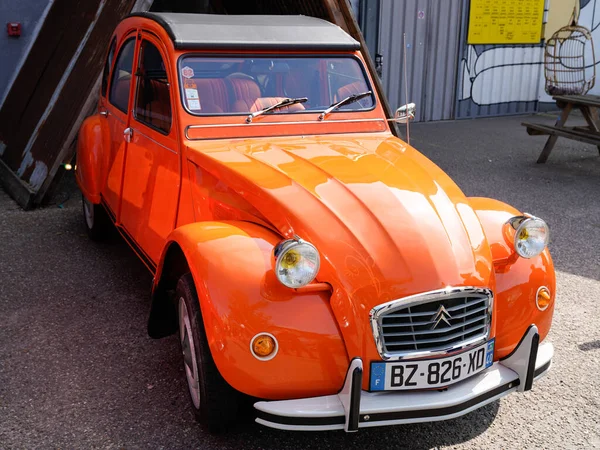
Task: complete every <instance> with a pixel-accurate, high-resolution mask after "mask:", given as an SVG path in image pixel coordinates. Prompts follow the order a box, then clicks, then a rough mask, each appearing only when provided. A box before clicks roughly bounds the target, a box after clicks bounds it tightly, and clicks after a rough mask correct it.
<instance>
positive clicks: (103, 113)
mask: <svg viewBox="0 0 600 450" xmlns="http://www.w3.org/2000/svg"><path fill="white" fill-rule="evenodd" d="M99 114H100V115H101V116H102V117H105V118H108V111H107V110H105V109H103V110H101V111H100V113H99Z"/></svg>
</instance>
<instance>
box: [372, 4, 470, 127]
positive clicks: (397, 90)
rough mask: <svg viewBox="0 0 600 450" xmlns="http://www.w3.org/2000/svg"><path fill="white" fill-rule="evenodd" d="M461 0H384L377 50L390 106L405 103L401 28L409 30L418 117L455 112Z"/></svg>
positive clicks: (411, 91) (411, 93)
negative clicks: (380, 58) (380, 57)
mask: <svg viewBox="0 0 600 450" xmlns="http://www.w3.org/2000/svg"><path fill="white" fill-rule="evenodd" d="M462 4H463V2H462V0H444V1H440V0H403V1H397V0H382V1H381V10H380V14H381V16H380V31H379V49H380V51H379V53H380V54H381V55H382V56H383V73H382V78H383V86H384V90H385V92H386V93H387V95H388V100H389V102H390V106H391V107H392V108H393V109H396V108H397V107H398V106H400V105H403V104H404V103H406V99H405V95H404V91H405V88H404V53H403V51H402V47H403V34H404V33H406V47H407V48H406V56H407V67H408V71H407V72H408V102H414V103H416V104H417V117H416V120H419V121H430V120H445V119H453V118H454V107H455V98H456V96H455V92H456V74H457V71H458V67H457V65H458V52H459V47H460V46H459V38H460V25H461V18H462Z"/></svg>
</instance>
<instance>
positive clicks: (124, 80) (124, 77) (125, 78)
mask: <svg viewBox="0 0 600 450" xmlns="http://www.w3.org/2000/svg"><path fill="white" fill-rule="evenodd" d="M134 51H135V38H131V39H129V40H128V41H126V42H125V44H123V47H121V51H120V52H119V56H118V57H117V62H116V64H115V68H114V69H113V74H112V79H111V81H110V95H109V97H108V100H109V101H110V103H112V104H113V105H115V106H116V107H117V108H119V109H120V110H121V111H123V112H124V113H127V103H128V102H129V89H130V85H131V68H132V67H133V53H134Z"/></svg>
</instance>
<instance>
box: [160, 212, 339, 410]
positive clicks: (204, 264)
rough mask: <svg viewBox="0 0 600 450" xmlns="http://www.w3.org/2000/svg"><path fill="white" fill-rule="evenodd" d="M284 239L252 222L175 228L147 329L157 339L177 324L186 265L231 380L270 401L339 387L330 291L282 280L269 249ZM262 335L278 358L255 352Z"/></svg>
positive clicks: (215, 352)
mask: <svg viewBox="0 0 600 450" xmlns="http://www.w3.org/2000/svg"><path fill="white" fill-rule="evenodd" d="M280 240H281V236H279V235H277V234H276V233H275V232H273V231H272V230H270V229H267V228H265V227H263V226H261V225H258V224H254V223H250V222H234V221H232V222H199V223H194V224H189V225H185V226H183V227H180V228H178V229H176V230H175V231H173V233H172V234H171V236H170V237H169V238H168V241H167V242H168V244H167V245H166V246H165V249H164V251H163V256H162V257H161V261H160V263H159V266H158V269H157V272H156V276H155V279H154V283H153V290H152V306H151V308H150V316H149V320H148V333H149V334H150V336H151V337H153V338H160V337H164V336H168V335H170V334H172V333H174V332H175V331H176V330H177V328H178V323H177V319H178V318H177V309H176V307H175V302H173V301H172V298H173V297H172V296H171V295H169V294H170V292H169V291H170V290H172V289H174V286H176V283H177V281H176V280H177V279H178V278H179V277H180V276H181V275H182V274H184V273H186V272H188V271H189V272H190V273H191V274H192V278H193V280H194V284H195V288H196V293H197V296H198V301H199V303H200V310H201V313H202V320H203V322H204V323H203V325H204V331H205V333H206V337H207V340H208V344H209V348H210V351H211V354H212V357H213V359H214V361H215V364H216V366H217V368H218V370H219V372H220V373H221V375H222V376H223V378H224V379H225V380H226V381H227V382H228V383H229V385H231V386H232V387H233V388H235V389H236V390H238V391H240V392H243V393H245V394H247V395H251V396H255V397H260V398H269V399H282V398H287V397H289V396H297V397H302V396H318V395H328V394H331V393H335V392H337V391H338V390H339V388H340V387H341V385H342V384H343V380H344V375H345V372H346V369H347V366H348V354H347V352H346V347H345V344H344V341H343V339H342V337H341V334H340V332H339V328H338V325H337V321H336V319H335V317H334V315H333V312H332V310H331V307H330V304H329V298H330V292H329V291H323V290H318V291H314V292H313V291H310V290H309V291H306V292H305V291H296V290H293V289H290V288H287V287H285V286H283V284H281V283H279V282H278V280H277V278H276V276H275V272H274V270H273V266H272V264H273V261H272V251H273V248H274V246H275V245H276V244H277V243H278V242H279V241H280ZM260 333H270V334H272V335H274V336H276V338H277V340H278V353H277V356H276V357H275V358H273V359H271V360H269V361H262V360H259V359H257V358H255V357H254V356H253V355H252V353H251V351H250V344H251V340H252V338H253V336H256V335H257V334H260ZM290 371H291V372H292V373H294V376H293V377H292V378H294V380H292V381H293V382H291V381H290Z"/></svg>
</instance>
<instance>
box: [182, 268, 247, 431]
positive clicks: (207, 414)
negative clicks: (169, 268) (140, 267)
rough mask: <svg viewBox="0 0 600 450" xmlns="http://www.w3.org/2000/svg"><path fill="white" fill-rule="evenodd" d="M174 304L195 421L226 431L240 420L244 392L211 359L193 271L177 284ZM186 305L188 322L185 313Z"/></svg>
mask: <svg viewBox="0 0 600 450" xmlns="http://www.w3.org/2000/svg"><path fill="white" fill-rule="evenodd" d="M175 304H176V307H177V321H178V323H179V333H178V335H179V343H180V344H181V350H182V353H183V365H184V371H185V374H186V380H187V385H188V391H189V394H190V403H191V406H192V409H193V411H194V414H195V416H196V420H197V421H198V422H199V423H200V424H202V425H203V426H205V427H206V428H207V429H208V431H209V432H211V433H214V434H219V433H223V432H224V431H227V429H228V428H229V427H230V426H231V425H232V424H233V423H234V422H235V421H236V419H237V415H238V403H239V399H240V396H241V394H240V393H239V392H237V391H235V390H234V389H233V388H232V387H231V386H229V384H227V382H226V381H225V380H224V379H223V377H222V376H221V374H220V373H219V370H218V369H217V366H216V365H215V362H214V360H213V358H212V355H211V353H210V348H209V346H208V340H207V339H206V333H205V332H204V322H203V320H202V313H201V312H200V306H199V302H198V295H197V293H196V286H195V285H194V280H193V278H192V275H191V274H190V273H187V274H185V275H183V276H182V277H181V278H180V279H179V282H178V283H177V289H176V291H175ZM184 306H185V308H186V309H185V313H187V317H188V319H189V324H186V323H185V319H184V316H183V314H184V311H183V307H184ZM190 331H191V333H190ZM189 334H191V336H189ZM190 338H191V339H190ZM194 356H195V357H194ZM194 366H195V367H194Z"/></svg>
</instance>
